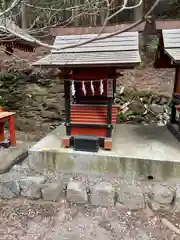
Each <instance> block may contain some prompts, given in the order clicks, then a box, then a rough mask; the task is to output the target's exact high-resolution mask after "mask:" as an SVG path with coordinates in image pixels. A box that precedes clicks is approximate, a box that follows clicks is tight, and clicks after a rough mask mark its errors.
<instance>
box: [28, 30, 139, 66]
mask: <svg viewBox="0 0 180 240" xmlns="http://www.w3.org/2000/svg"><path fill="white" fill-rule="evenodd" d="M96 36H97V35H96V34H86V35H67V36H57V37H56V39H55V42H54V47H57V48H62V47H64V46H67V45H71V44H78V43H81V42H84V41H87V40H89V39H91V38H95V37H96ZM101 36H104V37H105V36H107V34H102V35H101ZM140 62H141V58H140V54H139V34H138V32H125V33H122V34H119V35H117V36H114V37H111V38H105V39H102V40H96V41H94V42H91V43H88V44H85V45H81V46H77V47H74V48H67V49H64V50H58V49H57V50H52V51H51V54H49V55H48V56H46V57H44V58H42V59H40V60H39V61H37V62H35V63H34V64H33V65H34V66H44V67H85V66H111V67H112V66H113V67H115V66H116V67H122V66H123V67H134V66H135V65H137V64H139V63H140Z"/></svg>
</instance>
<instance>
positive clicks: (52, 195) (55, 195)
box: [41, 182, 63, 202]
mask: <svg viewBox="0 0 180 240" xmlns="http://www.w3.org/2000/svg"><path fill="white" fill-rule="evenodd" d="M41 191H42V196H43V199H44V200H46V201H54V202H55V201H57V200H58V199H59V197H60V195H61V193H62V192H63V184H62V183H61V182H52V183H48V184H47V185H45V187H43V188H42V190H41Z"/></svg>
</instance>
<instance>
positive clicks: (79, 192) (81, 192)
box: [67, 181, 88, 203]
mask: <svg viewBox="0 0 180 240" xmlns="http://www.w3.org/2000/svg"><path fill="white" fill-rule="evenodd" d="M67 199H68V200H69V201H70V202H74V203H86V202H87V201H88V195H87V192H86V188H85V186H84V185H83V184H82V183H81V182H80V181H71V182H69V183H68V185H67Z"/></svg>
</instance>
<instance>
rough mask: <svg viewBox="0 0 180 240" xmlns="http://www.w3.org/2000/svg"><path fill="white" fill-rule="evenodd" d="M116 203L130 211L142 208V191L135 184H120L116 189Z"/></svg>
mask: <svg viewBox="0 0 180 240" xmlns="http://www.w3.org/2000/svg"><path fill="white" fill-rule="evenodd" d="M116 191H117V201H118V202H119V203H122V204H123V205H124V206H125V207H127V208H129V209H131V210H137V209H141V208H144V196H143V192H142V189H141V188H140V187H138V186H137V185H136V184H125V183H124V184H121V185H120V186H118V187H117V189H116Z"/></svg>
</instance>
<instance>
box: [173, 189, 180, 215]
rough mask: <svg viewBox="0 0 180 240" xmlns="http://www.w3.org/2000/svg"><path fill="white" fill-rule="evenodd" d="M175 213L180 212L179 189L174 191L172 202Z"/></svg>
mask: <svg viewBox="0 0 180 240" xmlns="http://www.w3.org/2000/svg"><path fill="white" fill-rule="evenodd" d="M173 210H174V211H175V212H180V188H178V189H177V190H176V197H175V201H174V209H173Z"/></svg>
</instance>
